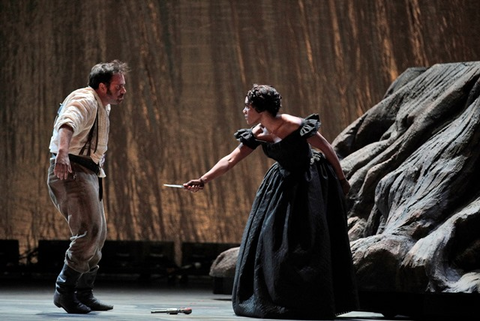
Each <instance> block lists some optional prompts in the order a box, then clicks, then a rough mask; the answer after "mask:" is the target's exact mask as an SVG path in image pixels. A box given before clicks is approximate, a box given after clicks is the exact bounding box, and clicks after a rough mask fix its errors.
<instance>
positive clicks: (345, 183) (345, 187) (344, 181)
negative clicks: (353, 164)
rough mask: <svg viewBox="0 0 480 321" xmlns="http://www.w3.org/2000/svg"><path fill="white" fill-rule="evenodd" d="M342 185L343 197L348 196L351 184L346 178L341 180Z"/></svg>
mask: <svg viewBox="0 0 480 321" xmlns="http://www.w3.org/2000/svg"><path fill="white" fill-rule="evenodd" d="M340 185H341V186H342V190H343V195H347V194H348V192H349V191H350V183H349V182H348V180H347V179H346V178H344V179H341V180H340Z"/></svg>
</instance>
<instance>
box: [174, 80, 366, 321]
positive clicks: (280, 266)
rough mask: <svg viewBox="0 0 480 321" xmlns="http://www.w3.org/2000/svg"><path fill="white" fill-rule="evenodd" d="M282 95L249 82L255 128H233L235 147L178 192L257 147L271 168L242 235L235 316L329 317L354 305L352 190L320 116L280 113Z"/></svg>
mask: <svg viewBox="0 0 480 321" xmlns="http://www.w3.org/2000/svg"><path fill="white" fill-rule="evenodd" d="M281 98H282V97H281V96H280V94H279V93H278V92H277V91H276V90H275V88H273V87H271V86H267V85H254V86H253V88H252V89H251V90H250V91H248V93H247V96H246V98H245V108H244V109H243V113H244V115H245V119H246V122H247V124H249V125H254V126H253V127H252V128H250V129H242V130H239V131H237V132H236V133H235V137H236V138H237V140H239V141H240V145H239V146H238V147H237V148H235V150H233V151H232V152H231V153H230V154H229V155H227V156H225V157H223V158H222V159H220V160H219V161H218V162H217V164H216V165H214V166H213V167H212V168H211V169H210V170H209V171H208V172H207V173H205V174H204V175H202V176H201V177H200V178H198V179H194V180H191V181H189V182H187V183H185V184H184V187H185V188H186V189H188V190H190V191H192V192H197V191H199V190H201V189H203V187H204V185H205V184H206V183H208V182H210V181H211V180H213V179H214V178H217V177H219V176H221V175H223V174H225V173H226V172H227V171H228V170H230V169H231V168H232V167H234V166H235V165H236V164H237V163H238V162H239V161H241V160H242V159H244V158H245V157H247V156H248V155H249V154H250V153H252V152H253V151H254V150H255V149H256V148H257V147H258V146H262V148H263V151H264V153H265V154H266V155H267V156H268V157H270V158H273V159H274V160H276V163H275V164H273V165H272V166H271V168H270V169H269V170H268V171H267V173H266V174H265V177H264V179H263V181H262V183H261V184H260V187H259V189H258V191H257V194H256V197H255V200H254V202H253V205H252V210H251V212H250V216H249V219H248V222H247V225H246V227H245V231H244V234H243V238H242V243H241V246H240V251H239V256H238V262H237V266H236V274H235V280H234V286H233V296H232V301H233V309H234V312H235V313H236V314H237V315H242V316H249V317H258V318H276V319H325V318H328V319H330V318H334V317H335V316H336V315H338V314H341V313H346V312H349V311H353V310H355V309H356V308H357V295H356V289H355V281H354V272H353V265H352V258H351V252H350V243H349V240H348V235H347V224H346V210H345V205H344V201H345V200H344V195H343V194H346V193H347V192H348V190H349V189H350V185H349V183H348V181H347V180H346V179H345V176H344V173H343V171H342V168H341V166H340V162H339V160H338V158H337V156H336V154H335V152H334V150H333V148H332V147H331V145H330V144H329V143H328V142H327V140H326V139H325V138H324V137H323V136H322V135H321V134H320V133H319V132H318V128H319V126H320V121H319V118H318V116H317V115H311V116H309V117H307V118H299V117H296V116H292V115H288V114H278V111H279V109H280V107H281ZM311 146H313V147H314V148H316V149H318V150H319V151H320V152H319V151H316V150H312V149H311Z"/></svg>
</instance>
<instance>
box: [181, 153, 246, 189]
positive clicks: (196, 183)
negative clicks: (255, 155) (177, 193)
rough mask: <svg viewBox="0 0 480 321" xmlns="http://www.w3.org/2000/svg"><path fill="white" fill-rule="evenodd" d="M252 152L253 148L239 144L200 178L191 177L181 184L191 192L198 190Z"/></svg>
mask: <svg viewBox="0 0 480 321" xmlns="http://www.w3.org/2000/svg"><path fill="white" fill-rule="evenodd" d="M252 152H253V149H251V148H250V147H247V146H245V145H243V144H240V145H239V146H238V147H237V148H235V149H234V150H233V151H232V152H231V153H230V154H228V155H226V156H224V157H223V158H221V159H220V160H219V161H218V162H217V163H216V164H215V165H214V166H213V167H212V168H211V169H210V170H209V171H208V172H206V173H205V174H203V175H202V176H200V178H197V179H192V180H190V181H188V182H187V183H185V184H183V186H184V187H185V188H186V189H187V190H189V191H191V192H198V191H199V190H202V189H203V187H204V186H205V184H206V183H208V182H210V181H211V180H213V179H215V178H217V177H219V176H222V175H223V174H225V173H226V172H228V171H229V170H230V169H232V168H233V167H234V166H235V165H236V164H238V163H239V162H240V161H241V160H242V159H244V158H245V157H247V156H248V155H250V154H251V153H252Z"/></svg>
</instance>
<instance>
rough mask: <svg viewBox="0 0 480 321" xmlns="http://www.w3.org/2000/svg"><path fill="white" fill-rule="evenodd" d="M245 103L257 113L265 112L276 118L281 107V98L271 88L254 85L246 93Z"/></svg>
mask: <svg viewBox="0 0 480 321" xmlns="http://www.w3.org/2000/svg"><path fill="white" fill-rule="evenodd" d="M247 102H248V103H249V104H252V106H253V108H255V110H256V111H257V112H259V113H261V112H263V111H267V112H269V113H270V114H272V115H273V116H276V115H277V113H278V111H279V110H280V108H281V107H282V96H281V95H280V94H279V93H278V91H277V90H276V89H275V88H273V87H272V86H269V85H257V84H254V85H253V87H252V89H250V90H249V91H248V92H247Z"/></svg>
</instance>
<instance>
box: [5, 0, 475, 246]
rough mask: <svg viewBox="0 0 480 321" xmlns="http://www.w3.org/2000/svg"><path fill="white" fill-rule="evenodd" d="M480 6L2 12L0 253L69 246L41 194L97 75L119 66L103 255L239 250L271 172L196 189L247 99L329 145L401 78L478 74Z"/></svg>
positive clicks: (230, 1)
mask: <svg viewBox="0 0 480 321" xmlns="http://www.w3.org/2000/svg"><path fill="white" fill-rule="evenodd" d="M479 13H480V2H478V1H477V0H468V1H467V0H465V1H462V0H448V1H447V0H445V1H440V0H439V1H435V0H433V1H430V0H428V1H427V0H423V1H422V0H391V1H387V0H355V1H353V0H324V1H323V0H317V1H314V0H312V1H306V0H283V1H279V0H238V1H237V0H215V1H214V0H211V1H206V0H205V1H202V0H196V1H192V0H190V1H187V0H168V1H165V0H144V1H142V0H105V1H90V0H88V1H85V0H82V1H80V0H76V1H72V0H37V1H34V0H31V1H27V0H0V24H1V28H0V47H1V48H0V66H1V72H0V88H1V90H0V108H1V112H0V126H1V130H0V134H1V137H2V143H3V146H2V148H0V160H1V164H2V166H1V169H0V180H1V187H0V195H1V196H0V208H1V213H0V239H18V240H19V241H20V244H21V251H22V253H27V252H29V251H32V250H33V249H34V248H35V247H36V246H37V242H38V240H41V239H66V238H67V237H68V236H69V234H68V230H67V226H66V224H65V222H64V220H63V218H62V217H61V216H60V215H59V214H58V213H57V212H56V211H55V209H54V207H53V205H52V204H51V202H50V199H49V198H48V193H47V189H46V184H45V182H46V170H47V167H48V158H49V154H48V143H49V138H50V134H51V128H52V122H53V119H54V115H55V112H56V109H57V106H58V103H59V102H61V100H62V99H63V98H64V97H65V96H66V95H67V94H68V93H69V92H70V91H72V90H74V89H76V88H78V87H82V86H84V85H85V84H86V79H87V74H88V72H89V70H90V67H91V66H92V65H94V64H95V63H97V62H100V61H109V60H112V59H114V58H119V59H121V60H124V61H126V62H128V63H129V64H130V66H131V68H132V72H131V74H130V75H129V77H128V87H127V88H128V93H127V99H126V101H125V102H124V103H123V105H121V106H114V108H113V110H112V113H111V136H110V138H111V140H110V141H111V143H110V146H109V147H110V149H109V151H108V156H107V157H108V165H107V172H108V173H107V175H108V178H107V180H106V195H105V196H106V197H105V199H106V209H107V216H108V228H109V234H108V238H109V239H110V240H157V241H174V242H175V243H176V245H177V251H178V248H179V245H180V244H181V242H234V243H236V242H240V239H241V234H242V230H243V227H244V224H245V221H246V219H247V216H248V212H249V208H250V204H251V201H252V199H253V197H254V194H255V190H256V187H257V186H258V183H259V182H260V180H261V179H262V176H263V173H264V172H265V170H266V169H267V167H268V166H269V165H270V164H271V162H270V161H268V160H266V159H265V158H264V157H263V155H262V152H261V151H260V150H258V151H257V152H256V153H255V154H254V155H253V156H252V157H251V158H249V159H248V160H246V161H244V162H243V163H242V164H240V165H239V166H238V167H237V168H235V169H234V170H233V171H232V172H231V173H230V174H229V176H225V177H223V178H221V179H218V180H217V181H214V182H213V183H211V184H209V185H208V187H207V189H206V191H205V192H204V193H198V194H195V195H194V194H188V193H184V192H181V191H178V190H175V189H166V188H163V187H162V185H163V183H182V182H184V181H186V180H188V179H189V178H194V177H197V176H198V175H200V174H202V173H203V172H204V171H205V170H206V169H208V168H209V167H210V166H212V165H213V164H214V162H215V161H216V160H217V159H218V158H219V157H221V156H223V155H224V154H226V153H228V152H229V151H230V150H231V149H233V148H234V147H235V146H236V145H237V143H236V141H235V140H234V138H233V136H232V134H233V132H234V131H235V130H236V129H238V128H242V127H245V126H246V125H245V123H244V119H243V115H242V113H241V110H242V107H243V99H244V95H245V92H246V91H247V90H248V89H249V88H250V86H251V84H252V83H254V82H257V83H268V84H272V85H274V86H276V87H277V88H278V90H279V91H280V92H281V94H282V95H283V97H284V111H285V112H290V113H294V114H298V115H302V116H306V115H308V114H310V113H319V114H320V116H321V119H322V120H323V125H322V132H323V134H324V135H325V136H326V137H327V138H328V139H329V140H333V139H334V138H335V136H336V135H337V134H338V133H339V132H340V131H341V130H342V129H343V128H345V127H346V126H347V125H348V124H349V123H351V122H352V121H353V120H355V119H356V118H357V117H359V116H360V115H362V113H364V112H365V111H366V110H367V109H368V108H370V107H372V106H373V105H375V104H376V103H377V102H378V101H379V100H380V99H381V98H382V95H383V94H384V92H385V90H386V89H387V87H388V86H389V84H390V83H391V82H392V81H393V80H394V79H395V78H396V77H397V76H398V75H399V74H400V73H401V72H403V71H404V70H405V69H406V68H408V67H413V66H431V65H433V64H435V63H439V62H442V63H445V62H456V61H468V60H477V59H479V52H480V44H479V42H478V35H479V34H480V24H478V17H479Z"/></svg>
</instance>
